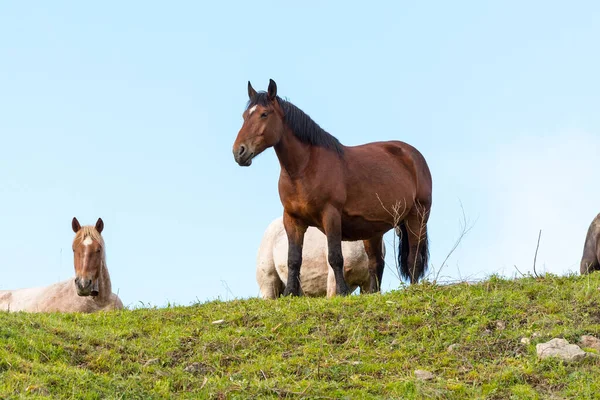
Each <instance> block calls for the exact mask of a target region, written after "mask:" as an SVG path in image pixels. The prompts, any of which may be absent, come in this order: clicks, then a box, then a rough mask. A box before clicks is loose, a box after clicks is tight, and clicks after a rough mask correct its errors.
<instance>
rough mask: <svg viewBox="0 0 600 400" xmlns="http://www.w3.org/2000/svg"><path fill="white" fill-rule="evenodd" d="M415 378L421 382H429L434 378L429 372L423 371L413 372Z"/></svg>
mask: <svg viewBox="0 0 600 400" xmlns="http://www.w3.org/2000/svg"><path fill="white" fill-rule="evenodd" d="M415 378H417V379H420V380H422V381H429V380H431V379H433V378H435V375H434V374H432V373H431V372H429V371H425V370H423V369H417V370H415Z"/></svg>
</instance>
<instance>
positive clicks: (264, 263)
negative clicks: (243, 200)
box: [256, 217, 385, 299]
mask: <svg viewBox="0 0 600 400" xmlns="http://www.w3.org/2000/svg"><path fill="white" fill-rule="evenodd" d="M382 246H383V255H384V256H385V244H383V243H382ZM327 252H328V250H327V237H326V236H325V235H324V234H323V233H322V232H321V231H320V230H318V229H317V228H314V227H309V228H308V229H307V231H306V234H305V236H304V245H303V248H302V269H301V270H300V287H301V289H302V293H303V294H304V295H305V296H309V297H322V296H327V297H332V296H335V284H336V282H335V276H334V273H333V269H332V268H331V266H330V265H329V263H328V262H327ZM342 255H343V257H344V279H345V280H346V283H347V284H348V286H349V287H350V290H351V291H352V292H353V291H354V290H356V288H357V287H360V293H361V294H362V293H368V292H369V287H370V278H369V258H368V256H367V253H366V252H365V247H364V244H363V242H362V241H356V242H342ZM287 262H288V238H287V235H286V233H285V228H284V227H283V218H281V217H279V218H277V219H275V220H274V221H273V222H271V224H270V225H269V226H268V227H267V230H266V231H265V233H264V235H263V239H262V241H261V243H260V247H259V249H258V255H257V258H256V282H257V283H258V286H259V288H260V292H261V295H262V297H263V299H275V298H277V297H279V296H280V295H281V294H282V293H283V290H284V289H285V282H287V276H288V268H287Z"/></svg>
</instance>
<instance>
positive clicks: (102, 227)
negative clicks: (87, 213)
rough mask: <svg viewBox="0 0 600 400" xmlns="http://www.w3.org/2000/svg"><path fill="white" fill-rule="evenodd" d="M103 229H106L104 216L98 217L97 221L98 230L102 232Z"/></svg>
mask: <svg viewBox="0 0 600 400" xmlns="http://www.w3.org/2000/svg"><path fill="white" fill-rule="evenodd" d="M103 229H104V221H102V218H98V221H96V230H97V231H98V233H102V230H103Z"/></svg>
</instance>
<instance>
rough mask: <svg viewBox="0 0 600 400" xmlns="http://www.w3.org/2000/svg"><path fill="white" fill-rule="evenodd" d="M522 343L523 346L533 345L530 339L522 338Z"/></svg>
mask: <svg viewBox="0 0 600 400" xmlns="http://www.w3.org/2000/svg"><path fill="white" fill-rule="evenodd" d="M521 343H522V344H529V343H531V339H529V338H528V337H522V338H521Z"/></svg>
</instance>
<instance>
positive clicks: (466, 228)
mask: <svg viewBox="0 0 600 400" xmlns="http://www.w3.org/2000/svg"><path fill="white" fill-rule="evenodd" d="M459 202H460V210H461V213H462V220H461V221H460V233H459V235H458V238H457V239H456V241H455V242H454V245H453V246H452V248H451V249H450V252H448V254H447V255H446V258H444V261H442V263H441V264H440V268H439V269H438V271H437V274H436V275H435V279H434V281H433V282H434V283H436V282H437V281H438V278H439V276H440V273H441V272H442V269H443V268H444V266H445V265H446V263H447V262H448V259H449V258H450V256H452V253H454V251H455V250H456V249H457V248H458V246H459V245H460V243H461V242H462V240H463V238H464V237H465V236H466V235H467V233H469V232H470V231H471V229H473V227H474V226H475V223H474V222H473V223H472V224H470V225H469V224H468V221H467V216H466V214H465V208H464V207H463V204H462V201H460V200H459Z"/></svg>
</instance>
